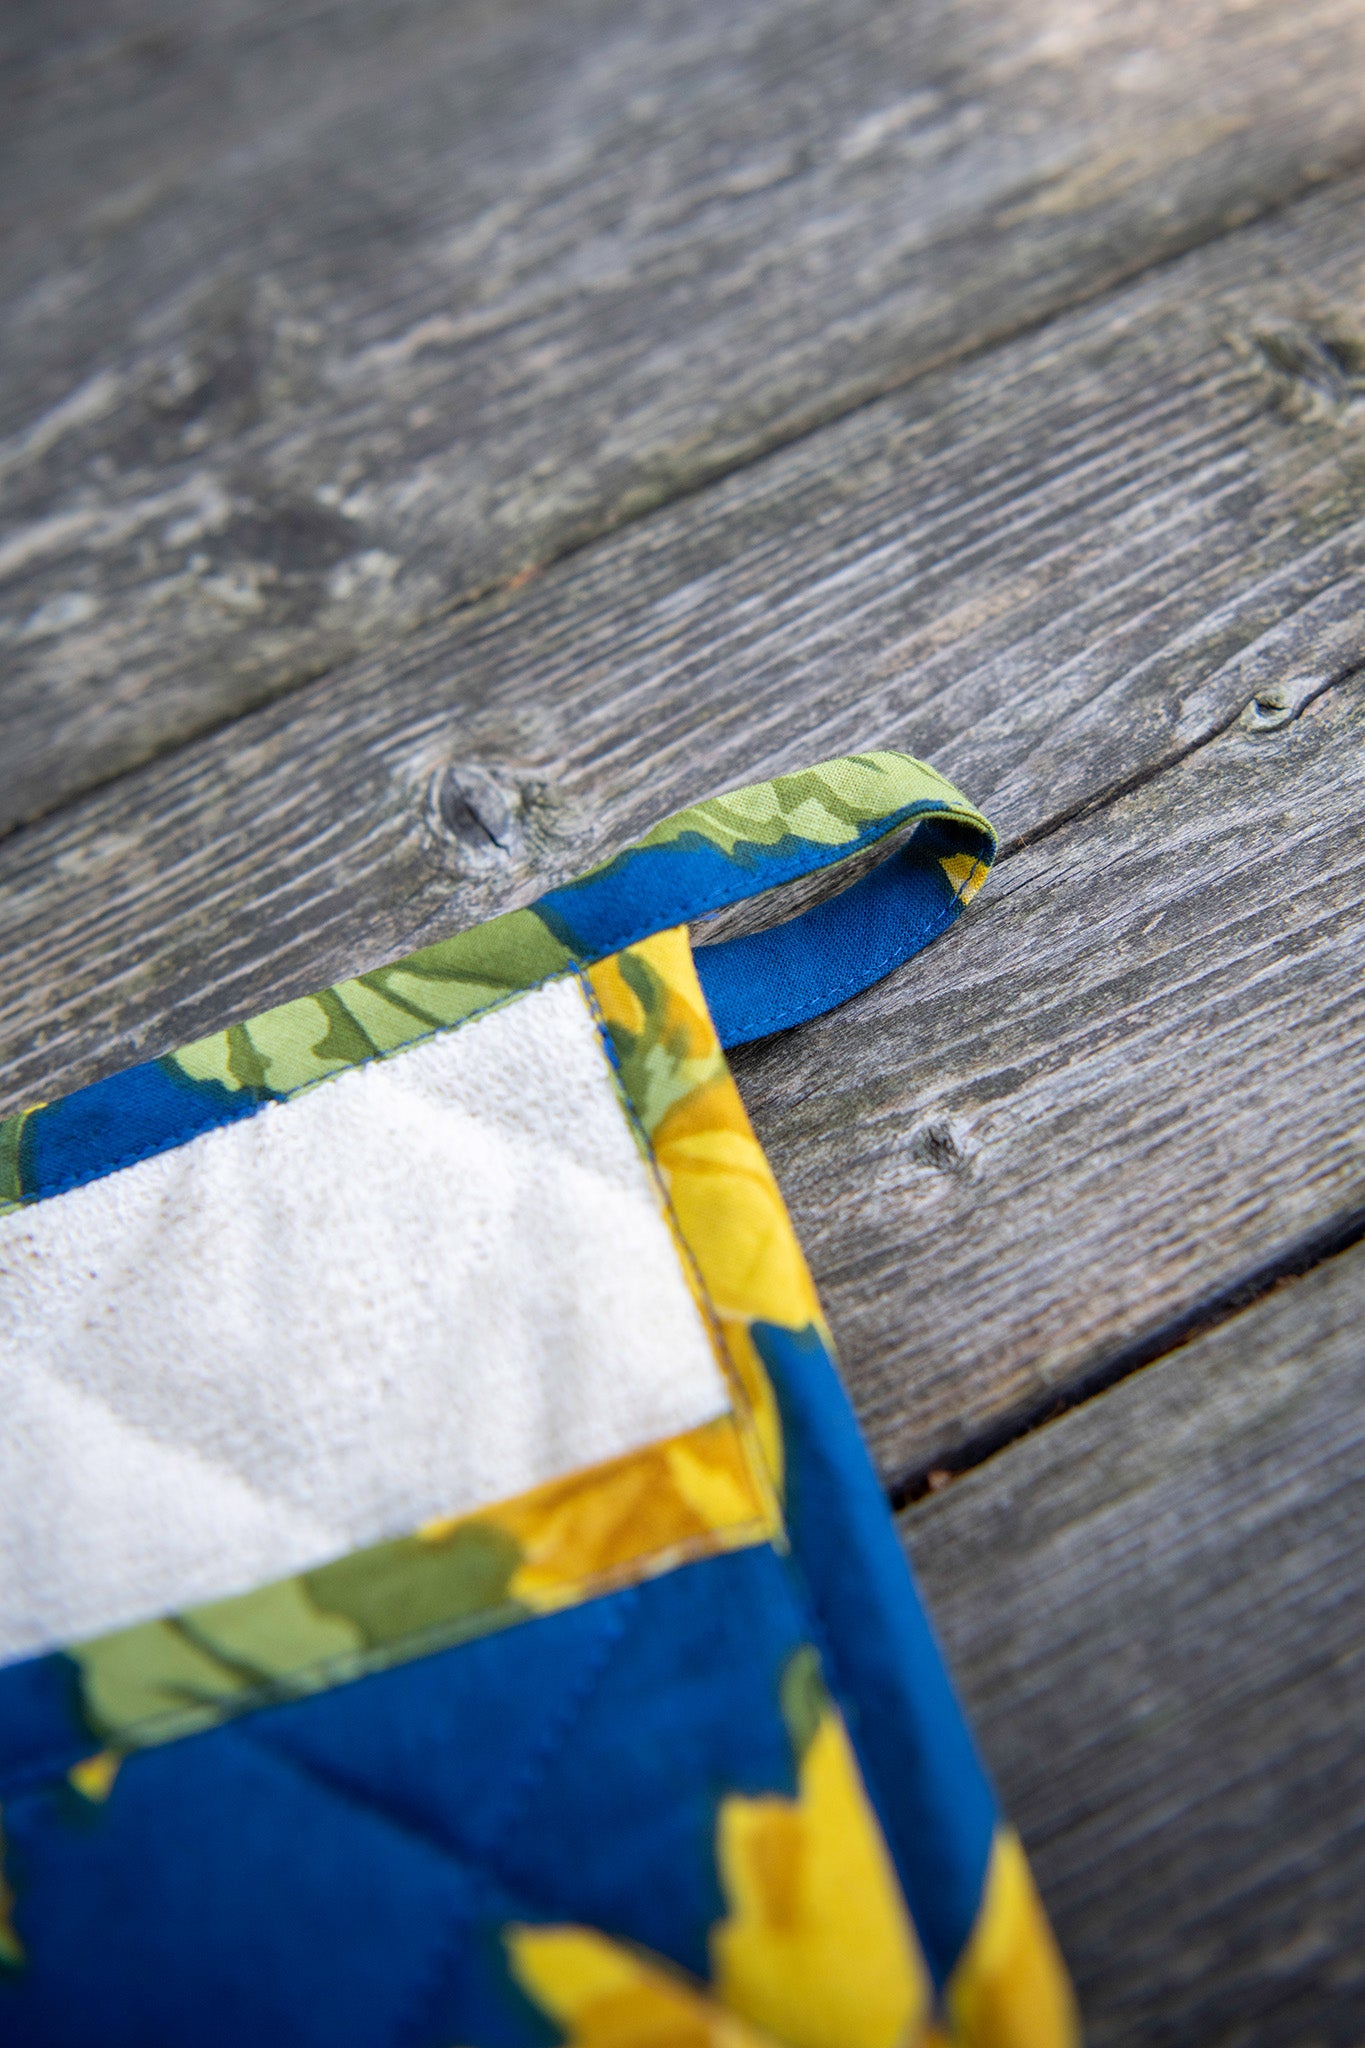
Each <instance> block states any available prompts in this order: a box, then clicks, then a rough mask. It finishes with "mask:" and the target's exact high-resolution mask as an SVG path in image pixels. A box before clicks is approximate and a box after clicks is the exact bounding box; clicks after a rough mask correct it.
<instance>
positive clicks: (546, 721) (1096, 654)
mask: <svg viewBox="0 0 1365 2048" xmlns="http://www.w3.org/2000/svg"><path fill="white" fill-rule="evenodd" d="M1361 199H1362V188H1361V187H1359V186H1351V187H1348V188H1344V189H1343V190H1342V191H1340V192H1339V193H1337V192H1334V193H1331V194H1328V195H1324V196H1322V197H1320V198H1317V199H1314V200H1312V201H1309V202H1306V203H1305V204H1304V205H1303V206H1301V207H1299V208H1295V209H1292V210H1291V211H1290V212H1289V213H1287V214H1286V215H1285V216H1283V218H1282V219H1281V220H1279V221H1278V222H1276V223H1274V224H1271V225H1267V226H1263V227H1259V228H1256V229H1253V230H1248V231H1246V232H1244V233H1242V234H1240V235H1238V236H1235V237H1232V238H1230V240H1229V241H1228V243H1227V244H1225V245H1224V246H1222V247H1220V248H1218V249H1214V250H1209V251H1203V252H1200V253H1198V254H1196V255H1194V256H1192V257H1189V258H1186V259H1184V260H1183V261H1182V262H1180V263H1177V264H1174V265H1172V266H1171V267H1170V268H1169V269H1168V270H1167V271H1165V272H1164V273H1162V275H1160V276H1159V277H1155V278H1152V279H1148V280H1145V281H1143V282H1141V283H1140V284H1137V285H1135V286H1132V287H1130V288H1128V289H1127V290H1126V291H1124V292H1122V293H1120V294H1116V295H1114V296H1113V297H1112V298H1111V299H1109V300H1108V301H1107V302H1106V303H1105V304H1104V305H1102V306H1099V307H1095V308H1091V309H1087V310H1084V311H1082V312H1079V313H1076V314H1073V315H1070V316H1068V317H1067V319H1066V320H1064V321H1059V322H1058V323H1056V324H1055V325H1054V326H1053V327H1052V328H1051V329H1050V330H1049V331H1048V332H1047V333H1046V334H1043V335H1039V336H1035V337H1032V338H1029V339H1026V340H1023V341H1020V342H1017V343H1014V344H1012V345H1011V346H1010V347H1009V348H1006V349H1002V350H999V351H997V352H995V353H994V354H993V355H991V356H990V357H987V358H983V359H981V360H979V361H977V362H974V363H972V364H970V365H965V366H961V367H959V368H957V369H954V370H952V371H947V372H941V373H938V374H936V375H934V376H932V377H928V378H926V379H924V380H923V381H922V382H921V383H919V384H918V385H916V386H915V387H914V388H913V389H912V390H910V391H907V392H906V393H904V394H901V395H899V396H897V397H895V398H893V399H890V400H886V401H883V402H882V403H880V404H878V405H876V406H870V407H868V408H866V409H864V410H863V411H862V412H860V413H858V414H856V415H855V416H853V417H851V418H849V419H847V420H845V421H842V422H840V423H839V424H838V425H836V426H833V427H830V428H828V429H825V430H824V431H822V432H821V433H819V434H816V435H812V436H811V437H809V438H808V439H807V440H806V441H805V442H803V443H801V444H800V445H799V446H796V447H793V448H791V449H789V450H786V451H784V452H783V453H781V454H780V455H777V456H774V457H773V458H771V459H770V460H768V461H767V462H765V463H762V464H759V465H756V466H754V467H752V468H750V469H749V470H747V471H745V472H744V473H743V474H741V475H738V476H736V477H733V478H731V479H729V480H727V481H726V482H724V483H722V484H719V485H717V486H714V487H712V488H711V489H709V490H707V491H706V492H705V493H703V494H701V495H700V496H699V497H697V498H695V499H693V500H690V501H688V502H686V503H683V504H680V505H677V506H674V507H672V508H670V509H669V510H667V511H664V512H661V513H659V514H658V515H656V516H655V517H654V518H652V519H650V520H648V521H644V522H642V523H641V524H639V525H638V526H636V527H634V528H632V529H630V530H628V531H627V532H626V533H623V534H621V535H619V536H616V537H614V538H612V539H610V540H607V541H605V542H602V543H600V544H599V545H597V546H596V547H594V548H592V549H590V550H588V551H586V552H585V553H583V554H582V555H580V556H579V557H578V558H577V559H576V560H575V561H574V562H572V563H565V564H561V565H560V566H559V567H558V568H556V569H555V570H553V571H551V572H550V573H548V574H547V575H546V576H544V577H543V578H541V579H540V580H539V581H537V582H535V583H533V584H531V585H530V586H528V587H527V588H526V589H525V590H523V591H521V592H520V593H518V594H517V595H516V596H515V597H513V598H511V599H503V600H501V601H499V602H496V603H490V604H488V605H485V606H483V607H480V608H478V609H476V610H475V611H473V612H470V613H468V614H466V615H464V616H463V617H461V618H459V619H455V620H452V621H449V622H446V623H444V624H443V625H441V626H439V627H435V628H431V629H428V630H427V631H425V632H422V633H419V634H414V635H412V636H410V637H409V638H408V639H407V640H405V641H403V642H402V643H400V645H399V646H398V647H396V648H395V649H394V650H393V651H392V652H387V653H384V654H377V655H375V656H374V657H372V658H369V659H366V660H364V661H360V662H358V663H356V664H354V665H352V666H351V667H350V668H349V669H347V670H346V671H345V672H344V673H342V674H339V675H337V676H336V677H335V678H332V679H329V680H328V681H327V682H325V683H319V684H316V685H314V686H312V687H311V688H309V689H307V690H303V691H301V692H299V693H298V694H297V695H296V696H294V697H293V698H292V699H290V700H288V701H287V702H285V703H282V704H276V705H273V706H270V707H267V708H265V709H263V710H262V711H260V712H259V713H257V714H255V715H253V716H252V717H250V718H247V719H244V720H242V721H240V722H239V723H238V724H237V725H236V726H234V727H233V728H231V729H230V730H228V731H226V732H224V733H222V734H220V735H218V736H216V737H213V738H210V739H208V740H205V741H203V742H201V743H198V744H197V745H194V746H190V747H187V748H185V749H183V750H181V751H180V752H178V753H177V754H174V755H172V756H170V757H169V758H167V759H166V760H164V761H162V762H159V763H156V764H154V765H152V766H150V767H148V768H146V769H144V770H143V771H141V772H139V773H137V774H135V775H132V776H130V777H128V778H127V779H126V780H125V781H124V782H122V783H120V784H116V785H114V786H112V787H111V788H109V789H107V790H104V791H101V792H99V793H97V794H95V795H93V796H91V797H89V798H87V799H86V800H84V801H83V802H82V803H80V804H78V805H76V806H74V807H73V808H72V809H71V810H70V811H69V812H68V813H66V814H65V815H63V816H60V817H57V818H53V819H50V820H48V821H47V822H45V823H44V824H42V825H40V826H37V827H33V828H30V829H28V830H26V831H23V832H20V833H18V834H16V835H14V836H13V837H12V838H11V839H10V840H9V841H7V842H6V843H5V844H4V845H3V846H0V943H3V946H4V951H5V959H6V962H7V969H8V971H7V975H6V978H5V982H4V986H3V988H0V1051H2V1054H3V1061H4V1064H5V1068H6V1073H5V1093H6V1101H7V1102H8V1103H9V1104H11V1105H12V1104H14V1103H17V1102H22V1101H24V1100H27V1099H31V1098H32V1097H33V1096H34V1095H36V1094H50V1093H52V1092H55V1091H58V1090H60V1089H61V1088H63V1087H69V1086H72V1085H75V1084H76V1083H77V1082H78V1081H80V1080H83V1079H88V1078H91V1077H92V1076H93V1075H94V1074H95V1073H97V1072H99V1071H107V1070H108V1069H109V1068H110V1067H112V1066H115V1065H118V1064H121V1063H122V1062H123V1061H125V1060H126V1059H127V1058H128V1057H130V1056H131V1055H133V1054H135V1053H137V1052H140V1051H152V1050H160V1049H164V1048H165V1047H166V1046H168V1045H173V1044H175V1043H177V1042H180V1041H182V1040H184V1039H186V1038H189V1037H193V1036H194V1035H196V1034H197V1033H198V1032H200V1031H202V1030H206V1029H209V1028H211V1027H213V1026H214V1025H216V1024H218V1023H220V1022H222V1021H224V1020H225V1019H226V1018H227V1017H229V1016H233V1015H236V1016H242V1015H249V1014H250V1013H251V1012H252V1011H253V1010H256V1009H258V1008H261V1007H263V1006H264V1005H265V1004H266V1003H268V1002H271V1001H274V1000H278V999H279V998H281V997H283V996H285V995H290V994H297V993H300V992H301V991H303V990H306V989H308V988H310V987H315V986H318V985H319V984H321V983H323V982H326V981H328V980H331V979H334V978H336V977H338V976H340V975H342V974H346V973H351V972H354V971H356V970H357V969H358V968H360V967H363V966H368V965H373V964H375V963H376V962H378V961H380V960H383V959H385V958H388V957H391V956H392V955H394V954H396V953H398V952H400V951H402V950H404V949H406V948H407V947H410V946H412V945H415V944H417V943H419V942H420V941H422V940H424V939H428V938H432V937H435V936H437V935H438V934H440V933H442V932H445V931H449V930H452V929H455V928H458V927H460V926H462V925H467V924H470V923H472V922H474V921H475V920H476V919H477V918H479V917H481V916H487V915H489V914H490V913H492V912H494V911H497V910H501V909H505V908H507V907H509V906H510V905H511V904H513V903H517V902H524V901H526V900H527V899H528V898H530V897H531V896H533V895H535V894H536V893H538V891H539V890H540V889H543V888H545V887H547V886H549V885H550V884H551V883H553V882H555V881H558V880H562V879H563V878H564V877H565V876H566V875H568V874H570V873H572V872H574V871H575V870H576V869H579V868H581V867H583V866H585V865H586V864H587V863H588V862H589V861H590V860H593V859H595V858H598V857H600V856H601V855H603V854H605V853H606V852H608V851H609V850H610V849H611V848H612V846H613V845H619V844H620V843H622V842H623V841H624V840H626V839H628V838H630V837H632V836H634V834H635V833H637V832H638V831H640V830H641V829H643V828H644V827H645V826H647V825H648V824H650V823H651V822H653V820H654V819H656V818H657V817H659V816H660V815H662V814H664V813H666V812H667V811H669V810H672V809H674V808H676V807H678V806H679V805H681V804H684V803H688V802H691V801H693V800H695V799H696V798H697V797H698V796H700V795H702V794H704V793H707V792H708V791H711V790H714V789H716V788H723V787H725V786H727V785H728V784H733V783H736V782H742V781H744V780H746V779H749V778H751V777H756V776H761V775H766V774H771V773H773V772H776V771H777V770H779V769H783V768H790V767H794V766H797V765H799V764H801V763H802V762H803V761H809V760H811V759H812V758H819V757H820V756H821V755H822V754H830V753H835V752H839V751H841V750H844V749H850V748H852V749H857V748H860V747H865V746H867V745H870V744H877V743H888V744H893V745H901V746H906V747H908V748H910V749H911V750H912V751H913V752H917V753H919V754H922V755H925V756H927V757H929V758H931V759H933V760H934V761H935V762H936V763H937V764H938V765H939V766H940V767H941V768H943V769H944V770H945V771H946V772H948V773H950V774H952V775H954V776H955V777H956V778H957V779H958V780H959V781H960V782H961V784H962V786H963V787H964V788H966V789H967V790H968V791H969V792H970V793H971V794H972V795H973V796H975V797H976V798H977V799H978V800H979V801H981V802H982V803H984V804H985V805H986V806H987V808H988V809H989V811H990V812H991V814H992V815H993V816H994V817H995V819H996V821H997V823H998V824H999V825H1000V826H1001V828H1002V830H1003V831H1004V833H1005V835H1006V839H1007V841H1009V842H1016V841H1018V840H1019V838H1020V837H1021V836H1027V835H1028V834H1030V833H1035V832H1037V831H1039V830H1043V829H1046V828H1047V827H1048V826H1049V825H1050V824H1055V823H1056V822H1057V821H1058V820H1059V819H1060V818H1064V817H1066V816H1067V815H1069V814H1070V813H1072V812H1073V811H1075V810H1076V809H1077V808H1078V807H1082V806H1084V805H1085V804H1087V803H1092V802H1094V801H1097V800H1099V799H1102V798H1103V797H1104V796H1105V795H1106V793H1111V792H1112V791H1113V790H1114V789H1115V788H1116V787H1119V786H1121V785H1122V784H1123V783H1124V782H1125V781H1129V780H1131V779H1133V778H1134V777H1139V778H1140V777H1142V776H1145V775H1151V774H1152V773H1154V772H1155V771H1156V770H1157V769H1159V768H1160V767H1161V766H1162V765H1163V764H1169V763H1171V762H1173V761H1177V760H1179V759H1180V758H1181V756H1182V755H1183V754H1184V753H1185V752H1186V751H1187V750H1188V749H1189V748H1191V747H1194V746H1198V745H1200V744H1202V743H1203V742H1204V741H1205V740H1207V739H1208V738H1209V737H1210V735H1211V734H1213V733H1215V732H1217V731H1219V730H1220V729H1221V728H1222V727H1223V726H1224V725H1225V724H1227V722H1228V721H1229V720H1235V719H1236V718H1237V717H1238V716H1240V715H1241V714H1242V712H1243V709H1244V707H1246V706H1247V705H1248V704H1254V705H1255V706H1257V707H1259V708H1258V709H1256V710H1255V711H1254V712H1253V713H1252V714H1250V715H1252V716H1253V717H1254V718H1255V719H1256V720H1258V721H1260V722H1262V723H1266V724H1268V725H1269V726H1273V725H1274V723H1275V721H1276V720H1278V719H1280V718H1283V717H1286V716H1289V715H1292V711H1293V708H1294V706H1295V705H1296V704H1297V703H1298V702H1300V701H1301V700H1302V699H1303V698H1304V697H1305V696H1306V695H1308V694H1309V693H1311V692H1312V691H1313V690H1315V689H1317V688H1319V687H1320V686H1321V685H1322V684H1323V683H1324V682H1325V681H1328V680H1330V679H1331V678H1332V677H1333V676H1334V675H1336V674H1339V673H1340V672H1341V671H1342V670H1343V669H1346V668H1349V667H1350V666H1351V665H1352V664H1354V663H1356V662H1359V661H1361V660H1362V659H1365V607H1362V603H1361V598H1362V581H1361V565H1362V548H1361V543H1362V537H1363V534H1365V528H1363V526H1362V510H1363V509H1365V507H1363V505H1362V487H1363V485H1365V419H1362V409H1361V407H1360V405H1359V403H1358V401H1356V399H1355V398H1354V396H1353V394H1352V392H1351V390H1350V388H1349V386H1347V385H1345V383H1344V382H1343V388H1342V390H1341V391H1340V392H1339V393H1338V394H1337V395H1336V396H1335V397H1333V396H1332V395H1331V394H1330V393H1326V394H1325V393H1324V392H1323V391H1322V390H1321V389H1319V387H1318V386H1317V385H1316V384H1314V383H1313V382H1312V381H1311V378H1310V377H1309V375H1307V374H1306V373H1305V372H1304V371H1303V370H1301V369H1300V370H1292V369H1286V368H1284V367H1283V362H1282V357H1283V354H1284V351H1285V350H1286V349H1287V348H1288V345H1289V343H1290V342H1291V341H1292V342H1294V343H1295V344H1296V345H1297V346H1298V347H1299V348H1300V351H1301V354H1302V357H1303V360H1304V361H1305V362H1307V363H1308V365H1309V368H1310V370H1311V367H1312V363H1313V361H1314V360H1315V359H1314V358H1313V357H1312V355H1311V346H1317V347H1318V349H1319V354H1320V355H1321V354H1322V349H1323V347H1324V346H1325V344H1323V343H1321V342H1320V341H1317V340H1316V339H1315V338H1316V337H1319V336H1323V335H1325V336H1327V337H1328V338H1329V339H1332V341H1333V346H1334V347H1335V348H1336V349H1337V351H1338V354H1339V355H1341V356H1343V357H1344V356H1345V354H1346V349H1347V343H1348V341H1349V339H1350V337H1351V335H1352V334H1354V333H1357V332H1359V331H1360V330H1361V325H1362V319H1363V318H1365V259H1363V258H1362V254H1361V249H1360V242H1359V235H1358V220H1359V208H1360V204H1361ZM1353 323H1354V325H1353ZM1257 336H1260V337H1262V340H1261V341H1258V340H1257ZM1267 336H1273V337H1274V338H1275V340H1276V345H1277V347H1278V348H1279V349H1280V352H1281V353H1280V356H1277V357H1275V358H1274V359H1273V360H1272V358H1271V356H1269V355H1267V353H1266V347H1265V346H1264V340H1265V337H1267ZM1323 360H1327V359H1326V357H1323ZM1343 377H1344V373H1343ZM1272 700H1274V701H1272ZM1277 704H1278V706H1279V707H1280V708H1278V709H1277V708H1276V705H1277ZM480 814H482V815H483V819H484V823H483V824H480V823H479V815H480Z"/></svg>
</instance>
